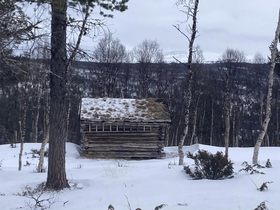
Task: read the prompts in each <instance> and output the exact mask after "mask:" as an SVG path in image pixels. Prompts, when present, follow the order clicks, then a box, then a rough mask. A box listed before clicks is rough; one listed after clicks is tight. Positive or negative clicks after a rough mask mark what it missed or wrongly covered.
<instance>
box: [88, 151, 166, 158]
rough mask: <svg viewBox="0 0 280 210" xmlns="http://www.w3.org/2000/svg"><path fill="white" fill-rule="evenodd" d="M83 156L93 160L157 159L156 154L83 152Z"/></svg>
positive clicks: (157, 155) (157, 154)
mask: <svg viewBox="0 0 280 210" xmlns="http://www.w3.org/2000/svg"><path fill="white" fill-rule="evenodd" d="M85 156H89V157H93V158H159V157H161V156H162V155H161V154H160V153H158V152H91V151H87V152H85Z"/></svg>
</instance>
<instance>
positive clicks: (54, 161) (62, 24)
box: [46, 0, 69, 190]
mask: <svg viewBox="0 0 280 210" xmlns="http://www.w3.org/2000/svg"><path fill="white" fill-rule="evenodd" d="M51 6H52V12H51V15H52V20H51V32H52V34H51V74H50V140H49V162H48V175H47V183H46V188H48V189H52V190H61V189H63V188H66V187H69V184H68V181H67V179H66V171H65V153H66V145H65V144H66V138H67V122H66V119H67V103H66V101H67V100H66V98H67V85H66V82H67V81H66V78H67V65H66V63H67V56H66V25H67V24H66V10H67V0H60V1H57V0H52V3H51Z"/></svg>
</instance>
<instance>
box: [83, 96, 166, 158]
mask: <svg viewBox="0 0 280 210" xmlns="http://www.w3.org/2000/svg"><path fill="white" fill-rule="evenodd" d="M80 114H81V115H80V120H81V133H82V140H81V154H82V155H83V156H85V157H91V158H161V157H164V156H165V154H164V143H165V141H166V140H167V139H168V129H169V125H170V122H171V120H170V114H169V111H168V108H167V106H166V104H165V103H164V101H163V100H160V99H154V98H148V99H124V98H83V99H82V102H81V113H80Z"/></svg>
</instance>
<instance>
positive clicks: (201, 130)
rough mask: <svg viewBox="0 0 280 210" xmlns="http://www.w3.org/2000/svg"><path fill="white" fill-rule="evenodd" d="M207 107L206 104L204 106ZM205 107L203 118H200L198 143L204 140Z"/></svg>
mask: <svg viewBox="0 0 280 210" xmlns="http://www.w3.org/2000/svg"><path fill="white" fill-rule="evenodd" d="M204 107H205V106H204ZM205 113H206V112H205V109H204V110H203V114H202V118H201V120H200V136H199V138H198V143H199V142H203V140H202V136H203V135H202V132H203V124H204V120H205Z"/></svg>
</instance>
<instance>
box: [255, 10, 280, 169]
mask: <svg viewBox="0 0 280 210" xmlns="http://www.w3.org/2000/svg"><path fill="white" fill-rule="evenodd" d="M279 36H280V10H279V14H278V23H277V28H276V32H275V37H274V40H273V41H272V43H271V45H270V47H269V48H270V51H271V60H270V72H269V76H268V90H267V100H266V113H265V119H264V121H263V122H262V128H261V132H260V133H259V136H258V139H257V142H256V144H255V147H254V153H253V158H252V162H253V164H257V163H258V156H259V149H260V146H261V144H262V142H263V138H264V136H265V134H266V131H267V127H268V123H269V121H270V117H271V101H272V87H273V74H274V68H275V63H276V59H277V57H278V49H277V44H278V39H279Z"/></svg>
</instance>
